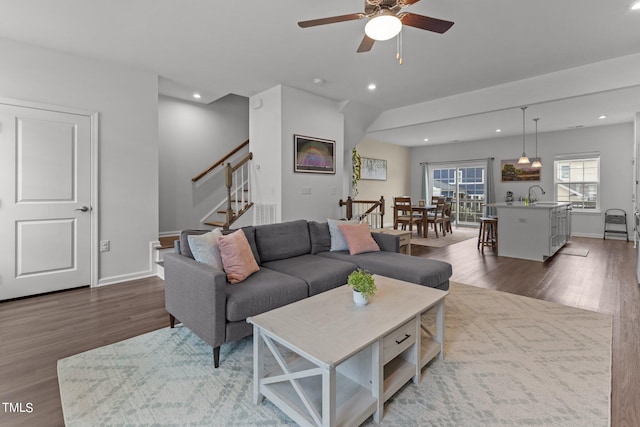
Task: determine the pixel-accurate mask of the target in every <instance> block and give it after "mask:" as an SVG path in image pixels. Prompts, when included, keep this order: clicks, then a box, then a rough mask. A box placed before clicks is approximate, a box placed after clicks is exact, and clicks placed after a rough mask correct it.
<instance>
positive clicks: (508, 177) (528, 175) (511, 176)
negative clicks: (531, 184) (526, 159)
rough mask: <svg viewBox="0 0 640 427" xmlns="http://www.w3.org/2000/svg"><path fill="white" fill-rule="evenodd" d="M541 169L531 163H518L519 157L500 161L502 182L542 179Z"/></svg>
mask: <svg viewBox="0 0 640 427" xmlns="http://www.w3.org/2000/svg"><path fill="white" fill-rule="evenodd" d="M540 169H541V168H532V167H531V163H525V164H523V165H520V164H518V159H513V160H502V161H500V173H501V175H502V182H513V181H540Z"/></svg>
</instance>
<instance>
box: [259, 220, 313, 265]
mask: <svg viewBox="0 0 640 427" xmlns="http://www.w3.org/2000/svg"><path fill="white" fill-rule="evenodd" d="M255 233H256V246H257V247H258V253H259V254H260V260H261V262H262V263H265V262H269V261H277V260H279V259H286V258H291V257H295V256H298V255H304V254H309V253H311V240H310V239H309V227H308V226H307V221H306V220H303V219H301V220H297V221H290V222H283V223H280V224H268V225H259V226H257V227H255Z"/></svg>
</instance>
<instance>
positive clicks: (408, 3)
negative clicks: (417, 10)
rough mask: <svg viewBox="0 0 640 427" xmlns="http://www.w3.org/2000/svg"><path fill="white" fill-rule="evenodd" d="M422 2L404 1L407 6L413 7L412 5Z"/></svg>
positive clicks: (416, 0) (415, 0)
mask: <svg viewBox="0 0 640 427" xmlns="http://www.w3.org/2000/svg"><path fill="white" fill-rule="evenodd" d="M419 1H420V0H404V5H405V6H411V5H412V4H416V3H418V2H419ZM403 7H404V6H403Z"/></svg>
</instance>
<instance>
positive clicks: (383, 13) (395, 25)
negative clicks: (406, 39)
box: [364, 9, 402, 41]
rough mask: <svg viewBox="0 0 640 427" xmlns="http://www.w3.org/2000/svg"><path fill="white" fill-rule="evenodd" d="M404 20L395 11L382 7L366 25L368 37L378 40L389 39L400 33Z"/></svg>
mask: <svg viewBox="0 0 640 427" xmlns="http://www.w3.org/2000/svg"><path fill="white" fill-rule="evenodd" d="M400 30H402V21H400V18H398V17H397V16H396V14H395V13H393V12H391V11H390V10H388V9H381V10H380V12H378V13H377V14H376V15H375V16H373V17H371V18H369V22H367V25H365V27H364V32H365V34H366V35H367V37H369V38H371V39H373V40H377V41H383V40H389V39H391V38H393V37H395V36H397V35H398V33H400Z"/></svg>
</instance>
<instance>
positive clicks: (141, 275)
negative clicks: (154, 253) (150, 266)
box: [96, 271, 156, 287]
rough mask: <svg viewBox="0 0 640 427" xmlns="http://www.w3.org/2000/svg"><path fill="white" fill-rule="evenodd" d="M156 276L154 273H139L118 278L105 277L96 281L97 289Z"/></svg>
mask: <svg viewBox="0 0 640 427" xmlns="http://www.w3.org/2000/svg"><path fill="white" fill-rule="evenodd" d="M152 276H156V272H155V271H140V272H138V273H131V274H122V275H120V276H111V277H105V278H103V279H100V280H98V284H97V285H96V286H97V287H100V286H108V285H115V284H116V283H122V282H129V281H131V280H137V279H144V278H146V277H152Z"/></svg>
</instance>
